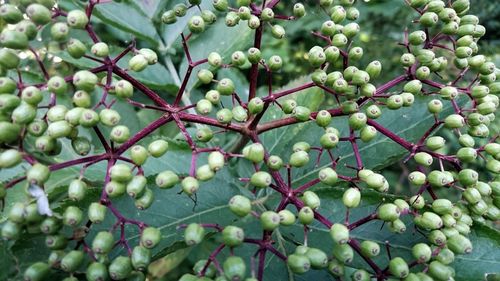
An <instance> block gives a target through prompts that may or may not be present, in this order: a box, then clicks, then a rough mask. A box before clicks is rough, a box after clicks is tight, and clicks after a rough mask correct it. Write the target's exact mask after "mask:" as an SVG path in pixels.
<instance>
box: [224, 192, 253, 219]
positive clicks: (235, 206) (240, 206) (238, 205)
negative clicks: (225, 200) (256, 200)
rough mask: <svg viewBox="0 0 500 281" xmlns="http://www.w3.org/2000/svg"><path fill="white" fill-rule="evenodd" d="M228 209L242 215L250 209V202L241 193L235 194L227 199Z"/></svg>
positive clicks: (246, 213)
mask: <svg viewBox="0 0 500 281" xmlns="http://www.w3.org/2000/svg"><path fill="white" fill-rule="evenodd" d="M229 209H230V210H231V212H233V213H234V214H235V215H237V216H239V217H244V216H246V215H248V214H249V213H250V212H251V211H252V202H251V201H250V199H248V198H246V197H245V196H242V195H235V196H233V197H232V198H231V200H229Z"/></svg>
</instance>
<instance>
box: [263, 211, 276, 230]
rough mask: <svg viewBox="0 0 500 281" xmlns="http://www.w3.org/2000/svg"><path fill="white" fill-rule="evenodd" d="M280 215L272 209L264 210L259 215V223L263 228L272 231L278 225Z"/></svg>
mask: <svg viewBox="0 0 500 281" xmlns="http://www.w3.org/2000/svg"><path fill="white" fill-rule="evenodd" d="M280 221H281V219H280V216H279V215H278V213H276V212H273V211H265V212H263V213H262V214H261V215H260V223H261V225H262V228H263V229H264V230H268V231H272V230H274V229H276V228H277V227H278V226H279V225H280Z"/></svg>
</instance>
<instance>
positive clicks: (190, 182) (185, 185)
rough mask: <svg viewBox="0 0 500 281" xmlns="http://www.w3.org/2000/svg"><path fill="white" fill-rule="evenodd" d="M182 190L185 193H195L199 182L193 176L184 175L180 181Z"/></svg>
mask: <svg viewBox="0 0 500 281" xmlns="http://www.w3.org/2000/svg"><path fill="white" fill-rule="evenodd" d="M181 186H182V191H183V192H184V193H186V194H187V195H193V194H195V193H196V192H197V191H198V189H199V188H200V183H199V182H198V180H197V179H196V178H194V177H185V178H184V179H183V180H182V181H181Z"/></svg>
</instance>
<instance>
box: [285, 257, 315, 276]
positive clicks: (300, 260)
mask: <svg viewBox="0 0 500 281" xmlns="http://www.w3.org/2000/svg"><path fill="white" fill-rule="evenodd" d="M287 265H288V266H289V267H290V270H292V272H293V273H296V274H303V273H306V272H307V271H309V269H310V268H311V261H310V260H309V258H308V257H307V256H306V255H298V254H291V255H289V256H288V259H287Z"/></svg>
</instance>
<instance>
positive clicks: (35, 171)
mask: <svg viewBox="0 0 500 281" xmlns="http://www.w3.org/2000/svg"><path fill="white" fill-rule="evenodd" d="M49 177H50V170H49V167H47V166H45V165H43V164H40V163H36V164H34V165H33V166H31V168H30V169H29V170H28V171H27V172H26V179H27V180H28V182H30V183H35V184H37V185H43V184H44V183H45V182H46V181H47V180H48V179H49Z"/></svg>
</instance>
